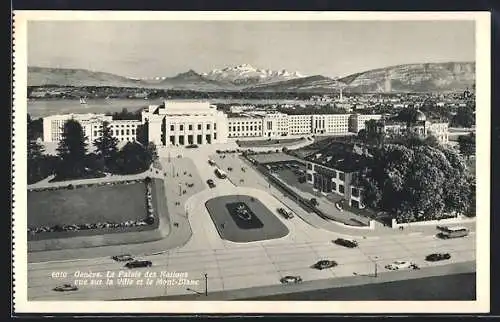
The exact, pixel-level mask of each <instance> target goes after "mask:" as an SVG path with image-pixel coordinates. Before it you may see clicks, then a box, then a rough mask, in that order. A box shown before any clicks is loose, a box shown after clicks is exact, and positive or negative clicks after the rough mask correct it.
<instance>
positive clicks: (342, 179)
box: [339, 172, 345, 181]
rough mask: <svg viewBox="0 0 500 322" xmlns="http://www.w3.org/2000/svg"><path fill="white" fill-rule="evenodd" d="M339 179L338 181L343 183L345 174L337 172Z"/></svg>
mask: <svg viewBox="0 0 500 322" xmlns="http://www.w3.org/2000/svg"><path fill="white" fill-rule="evenodd" d="M339 179H340V181H344V180H345V173H343V172H339Z"/></svg>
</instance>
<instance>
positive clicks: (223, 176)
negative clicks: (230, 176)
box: [215, 168, 227, 179]
mask: <svg viewBox="0 0 500 322" xmlns="http://www.w3.org/2000/svg"><path fill="white" fill-rule="evenodd" d="M215 175H216V176H217V177H218V178H219V179H226V178H227V175H226V173H225V172H224V171H222V170H221V169H219V168H217V169H215Z"/></svg>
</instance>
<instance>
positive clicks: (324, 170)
mask: <svg viewBox="0 0 500 322" xmlns="http://www.w3.org/2000/svg"><path fill="white" fill-rule="evenodd" d="M338 149H339V150H336V148H333V149H331V150H329V151H326V150H324V151H320V152H319V153H316V154H314V155H311V156H308V157H306V158H305V161H306V181H307V182H308V183H309V184H311V185H312V186H313V189H314V190H315V191H319V192H321V193H322V194H324V195H327V194H330V193H333V194H336V195H339V196H341V197H342V199H344V200H345V201H346V202H347V203H348V204H349V206H351V207H355V208H360V209H362V208H364V207H365V206H364V204H363V202H362V197H361V188H360V187H358V186H356V185H355V176H356V175H357V172H358V171H359V170H360V169H361V168H362V167H363V166H364V165H366V162H367V161H366V160H367V159H365V157H364V156H363V155H362V154H359V153H355V152H352V151H351V152H346V151H345V150H344V151H341V150H343V149H344V146H342V145H341V144H339V147H338Z"/></svg>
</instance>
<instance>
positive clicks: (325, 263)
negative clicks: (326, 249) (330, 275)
mask: <svg viewBox="0 0 500 322" xmlns="http://www.w3.org/2000/svg"><path fill="white" fill-rule="evenodd" d="M337 265H338V264H337V262H336V261H331V260H320V261H318V262H317V263H316V264H314V265H313V268H316V269H319V270H322V269H326V268H332V267H335V266H337Z"/></svg>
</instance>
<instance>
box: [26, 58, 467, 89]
mask: <svg viewBox="0 0 500 322" xmlns="http://www.w3.org/2000/svg"><path fill="white" fill-rule="evenodd" d="M474 84H475V63H474V62H449V63H423V64H404V65H397V66H390V67H385V68H379V69H373V70H369V71H365V72H360V73H356V74H352V75H348V76H345V77H342V78H330V77H325V76H322V75H312V76H305V75H302V74H301V73H299V72H290V71H287V70H278V71H273V70H269V69H259V68H255V67H253V66H251V65H249V64H242V65H238V66H234V67H226V68H223V69H214V70H212V71H210V72H208V73H201V74H200V73H197V72H195V71H194V70H189V71H187V72H185V73H180V74H178V75H176V76H173V77H154V78H143V79H137V78H129V77H123V76H118V75H115V74H110V73H104V72H94V71H90V70H85V69H62V68H46V67H28V85H29V86H43V85H59V86H114V87H140V88H159V89H175V90H195V91H255V92H309V93H318V94H319V93H332V92H337V91H339V89H340V88H342V89H343V90H344V92H352V93H363V92H364V93H368V92H370V93H399V92H445V91H456V90H464V89H466V88H470V87H472V86H474Z"/></svg>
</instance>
